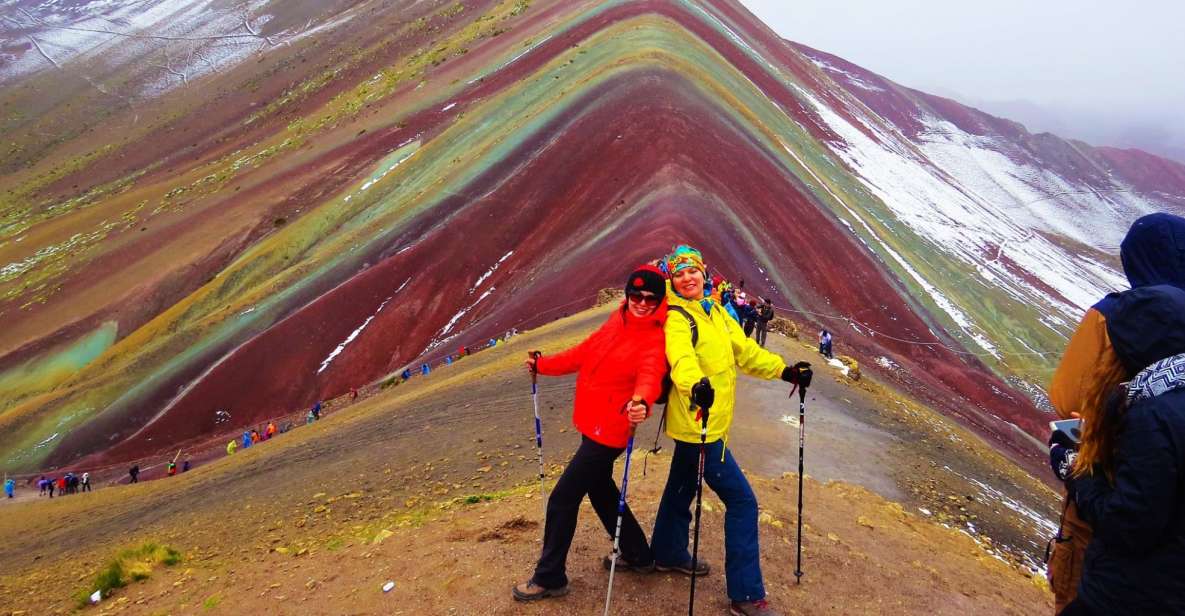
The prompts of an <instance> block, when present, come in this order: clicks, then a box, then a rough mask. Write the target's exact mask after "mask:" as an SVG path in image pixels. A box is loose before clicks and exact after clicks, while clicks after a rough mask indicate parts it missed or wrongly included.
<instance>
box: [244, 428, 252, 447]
mask: <svg viewBox="0 0 1185 616" xmlns="http://www.w3.org/2000/svg"><path fill="white" fill-rule="evenodd" d="M250 446H251V432H250V431H248V430H244V431H243V449H246V448H248V447H250Z"/></svg>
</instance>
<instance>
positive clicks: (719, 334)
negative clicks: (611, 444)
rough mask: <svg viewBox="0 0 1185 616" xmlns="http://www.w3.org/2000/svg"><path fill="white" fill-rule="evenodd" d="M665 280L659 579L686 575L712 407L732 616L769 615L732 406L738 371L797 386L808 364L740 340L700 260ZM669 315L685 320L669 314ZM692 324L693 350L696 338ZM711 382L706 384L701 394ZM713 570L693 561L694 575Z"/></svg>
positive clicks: (671, 264)
mask: <svg viewBox="0 0 1185 616" xmlns="http://www.w3.org/2000/svg"><path fill="white" fill-rule="evenodd" d="M667 271H668V272H669V273H670V276H671V288H670V293H668V295H667V299H668V301H669V303H670V304H669V310H670V313H668V317H667V322H666V326H665V331H666V347H667V362H668V363H670V365H671V380H672V381H673V382H674V387H673V388H672V390H671V394H670V399H669V401H668V403H667V407H666V425H667V435H668V436H670V437H671V438H672V439H674V441H675V453H674V456H673V457H672V459H671V472H670V475H669V476H668V477H667V485H666V488H665V489H664V491H663V495H662V501H661V502H660V503H659V506H658V516H657V518H656V520H655V522H654V534H653V535H652V539H651V546H652V548H653V551H654V561H655V566H656V568H657V569H658V570H660V571H676V572H680V573H684V574H687V575H690V574H691V553H690V552H689V551H688V549H687V548H688V529H689V527H690V524H691V501H692V500H693V499H694V498H695V490H696V483H697V475H698V467H699V447H700V445H699V443H700V422H699V419H698V417H697V414H696V413H695V412H693V411H692V403H693V402H694V403H695V406H696V407H699V408H702V407H704V406H708V407H710V413H709V414H708V436H707V455H706V460H705V463H704V481H705V482H706V483H707V485H708V487H709V488H711V489H712V491H713V492H715V493H716V495H717V496H719V497H720V499H721V500H722V501H724V505H725V507H726V512H725V517H724V547H725V555H724V572H725V578H726V581H727V587H728V597H729V599H730V600H731V605H730V610H729V613H730V614H734V615H737V616H751V615H762V616H767V615H770V614H773V613H774V612H772V611H771V610H770V609H769V607H768V606H767V604H766V601H765V585H764V582H763V580H762V577H761V563H760V549H759V547H758V543H757V497H756V496H755V495H754V494H753V490H752V488H750V487H749V482H748V480H746V479H745V476H744V474H742V473H741V469H740V466H738V465H737V463H736V460H734V459H733V456H732V452H731V451H730V450H729V449H728V448H727V444H726V441H727V436H728V429H729V427H730V426H731V425H732V413H733V405H734V402H735V397H736V382H737V368H740V369H741V370H743V371H744V372H745V373H746V374H749V375H752V376H756V377H761V378H765V379H774V378H778V377H781V378H782V379H783V380H785V381H787V382H799V379H800V378H801V377H802V376H803V375H804V373H805V372H807V371H809V370H810V364H807V363H805V362H799V363H798V364H795V365H794V366H787V365H786V362H785V361H783V360H782V358H781V357H779V356H778V355H776V354H774V353H771V352H769V351H766V350H765V349H763V348H761V347H760V346H758V345H757V342H756V341H754V340H752V339H750V338H747V337H745V333H744V331H742V330H741V326H740V325H739V324H737V322H736V321H735V320H733V319H732V317H730V316H728V314H727V313H725V311H724V309H723V308H722V307H721V306H720V305H719V304H718V303H717V302H716V301H714V300H713V299H711V297H710V296H709V295H708V294H706V293H705V292H704V280H705V273H706V269H705V267H704V260H703V256H702V255H701V254H700V252H699V251H698V250H696V249H694V248H691V247H689V246H678V247H677V248H675V251H674V252H673V253H672V254H671V255H670V256H668V257H667ZM671 313H681V314H682V316H680V314H671ZM693 323H694V331H695V335H694V338H695V340H694V342H693V340H692V338H693V334H692V332H693ZM705 377H706V378H707V380H708V383H709V384H701V379H703V378H705ZM709 570H710V568H709V567H708V565H707V563H705V562H703V560H702V559H700V560H699V562H698V566H697V571H696V575H697V576H702V575H707V574H708V572H709Z"/></svg>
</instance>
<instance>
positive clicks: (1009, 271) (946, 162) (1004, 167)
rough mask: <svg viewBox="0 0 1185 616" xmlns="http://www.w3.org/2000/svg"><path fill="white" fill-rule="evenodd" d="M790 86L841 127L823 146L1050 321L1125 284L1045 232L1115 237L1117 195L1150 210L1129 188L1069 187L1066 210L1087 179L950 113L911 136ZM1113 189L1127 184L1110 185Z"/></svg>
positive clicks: (939, 242)
mask: <svg viewBox="0 0 1185 616" xmlns="http://www.w3.org/2000/svg"><path fill="white" fill-rule="evenodd" d="M797 90H798V92H799V94H800V96H802V97H803V98H804V99H805V100H806V101H808V102H809V103H810V104H811V105H812V106H813V107H814V109H815V111H816V112H817V113H818V114H819V117H820V118H821V119H822V120H823V121H824V122H825V123H826V124H827V126H828V127H829V128H830V129H831V130H832V131H833V132H835V134H837V135H839V136H840V138H841V139H842V142H841V143H829V144H828V145H829V147H831V149H832V150H833V151H834V152H835V153H836V155H838V156H839V157H840V158H841V159H842V160H843V161H844V162H845V163H846V164H847V165H848V166H849V167H850V168H851V169H852V170H853V171H854V172H855V173H856V174H857V176H858V177H859V178H860V179H861V180H862V181H863V183H864V184H865V185H866V186H867V187H868V189H869V190H870V191H871V192H872V193H873V194H874V195H876V196H877V197H878V198H879V199H880V200H881V201H882V202H883V203H884V204H885V205H886V206H888V207H889V208H890V209H891V210H892V212H893V214H894V216H895V217H896V218H897V219H898V220H900V221H901V222H902V223H904V224H905V225H907V226H908V227H909V228H910V229H911V230H912V231H914V232H915V233H916V234H917V235H918V236H920V237H921V238H923V239H924V240H927V241H929V242H930V243H932V244H933V246H934V248H935V249H936V250H939V251H941V252H943V253H946V254H948V255H950V256H952V257H954V258H956V259H958V260H960V261H963V262H964V263H967V264H969V265H970V266H972V267H973V268H974V269H975V270H976V271H977V272H978V274H979V278H980V281H981V282H982V283H983V284H984V286H985V287H998V288H1000V289H1002V290H1004V291H1005V292H1006V293H1008V294H1009V295H1011V296H1012V297H1014V298H1015V299H1016V300H1017V301H1020V302H1024V303H1034V302H1036V303H1038V305H1042V306H1044V307H1045V308H1046V309H1047V310H1048V311H1049V312H1052V313H1053V314H1051V315H1050V321H1049V322H1048V324H1056V325H1059V326H1061V325H1063V324H1065V323H1073V322H1074V321H1076V320H1077V318H1078V317H1079V316H1080V315H1081V313H1082V311H1084V310H1085V309H1086V308H1087V307H1088V306H1090V305H1091V303H1093V302H1094V301H1095V300H1097V299H1098V298H1099V297H1101V296H1102V295H1104V294H1106V293H1108V292H1110V291H1113V290H1117V289H1121V288H1124V287H1125V286H1126V285H1125V282H1124V279H1123V277H1122V276H1121V275H1120V274H1119V273H1118V272H1116V271H1114V270H1113V269H1112V268H1110V267H1109V266H1107V265H1105V264H1103V263H1099V262H1098V261H1096V260H1094V259H1092V258H1089V257H1085V256H1083V255H1081V254H1077V253H1074V252H1072V251H1070V250H1067V249H1065V248H1063V247H1062V246H1061V245H1059V244H1057V243H1054V242H1053V241H1051V240H1050V239H1048V238H1047V237H1045V236H1044V235H1042V232H1048V233H1053V234H1057V235H1062V236H1065V237H1069V238H1071V239H1073V240H1076V241H1079V242H1081V243H1082V244H1084V245H1086V246H1092V247H1095V248H1099V249H1100V250H1106V249H1107V248H1108V247H1109V246H1112V245H1113V244H1117V243H1118V241H1117V239H1116V238H1114V237H1112V236H1113V235H1115V234H1116V233H1119V234H1121V233H1122V229H1123V224H1122V223H1120V222H1118V220H1117V218H1118V219H1127V218H1129V217H1130V216H1131V215H1130V214H1124V213H1120V214H1116V213H1115V210H1116V209H1117V207H1119V206H1117V201H1116V200H1117V199H1122V202H1121V204H1122V206H1121V207H1122V209H1123V210H1125V211H1128V212H1130V211H1133V210H1134V211H1138V212H1143V211H1152V210H1153V209H1154V206H1153V205H1152V204H1151V203H1149V202H1146V201H1144V200H1142V199H1140V198H1139V197H1137V196H1135V195H1134V194H1131V193H1118V192H1117V193H1116V194H1117V195H1121V196H1119V197H1116V196H1107V195H1104V194H1102V193H1094V194H1088V195H1075V196H1078V197H1081V198H1078V199H1077V200H1076V201H1075V203H1076V204H1079V205H1080V206H1081V208H1082V211H1076V212H1066V211H1065V209H1064V207H1062V206H1060V205H1059V204H1060V203H1062V201H1061V196H1060V195H1062V194H1064V193H1068V192H1074V193H1082V192H1089V190H1090V189H1089V188H1088V187H1084V186H1079V185H1075V184H1073V183H1072V182H1069V181H1067V180H1065V179H1063V178H1060V177H1058V176H1056V175H1054V174H1052V173H1051V172H1049V171H1046V170H1042V169H1038V168H1035V167H1032V166H1029V165H1025V164H1022V163H1017V162H1014V161H1013V160H1012V159H1010V158H1009V157H1007V156H1005V155H1004V154H1002V153H1001V150H1003V146H1002V145H1001V144H998V143H995V142H994V141H993V140H992V138H991V137H980V136H975V135H970V134H968V133H965V132H963V131H961V130H960V129H958V128H957V127H955V126H954V125H953V124H951V123H949V122H945V121H941V120H938V119H933V118H928V119H923V122H924V125H925V126H926V130H925V131H924V132H923V133H922V137H921V138H920V140H919V141H920V142H919V143H917V144H915V143H913V142H911V141H909V140H907V139H906V138H905V137H904V136H903V135H901V134H900V133H899V132H897V131H896V130H894V129H891V128H885V127H884V125H883V124H880V123H879V122H873V121H868V120H866V119H865V118H864V117H863V111H862V109H861V108H860V107H859V106H857V105H851V106H849V108H848V111H849V112H850V113H852V115H853V117H856V118H858V121H859V122H860V123H861V124H863V127H864V128H865V129H867V130H868V132H871V133H872V134H873V135H874V136H875V137H876V138H875V139H874V138H872V137H869V135H868V134H867V133H866V132H865V131H863V130H861V129H860V128H858V127H856V126H854V125H853V124H852V123H851V122H850V121H849V120H847V119H845V118H844V117H843V116H841V115H839V114H838V113H836V112H835V111H834V110H832V109H831V108H830V107H828V106H827V105H824V104H822V103H821V102H820V101H819V100H818V99H816V98H815V97H814V96H813V95H812V94H811V93H809V92H807V91H806V90H804V89H802V88H797ZM1116 190H1117V191H1121V190H1126V187H1123V186H1118V185H1117V186H1116ZM1054 197H1056V199H1055V198H1054ZM845 207H846V205H845ZM1078 219H1083V220H1078ZM1092 219H1093V220H1101V221H1104V222H1101V223H1099V224H1098V226H1099V227H1102V228H1107V229H1108V231H1107V232H1103V231H1101V230H1100V229H1098V228H1094V227H1095V223H1092V222H1091V220H1092ZM910 269H912V268H907V271H909V270H910ZM910 273H911V276H913V277H914V278H915V279H916V278H920V275H918V274H916V272H913V271H911V272H910ZM923 287H924V288H925V287H930V288H927V292H928V293H929V294H930V295H931V296H932V297H934V299H935V301H936V302H937V303H938V304H939V305H940V306H941V307H942V308H943V309H944V311H946V312H947V313H948V314H950V315H951V316H952V318H954V320H955V321H956V322H958V324H959V326H960V327H963V328H964V329H965V330H966V329H967V326H971V330H972V331H968V333H969V334H971V335H973V336H976V333H975V332H974V330H975V329H977V328H974V326H973V324H971V323H969V322H967V321H968V320H967V319H966V317H965V316H964V315H960V314H958V311H957V309H956V310H953V311H952V310H950V309H949V307H948V306H944V305H943V304H944V302H943V299H945V298H941V297H938V295H940V294H936V293H935V292H934V291H933V290H932V286H930V285H929V283H923ZM947 301H948V302H949V300H947ZM960 317H962V318H960ZM976 337H977V338H978V336H976ZM984 341H986V339H984V340H983V341H980V342H981V346H982V345H983V344H982V343H983V342H984ZM985 348H987V347H986V346H985Z"/></svg>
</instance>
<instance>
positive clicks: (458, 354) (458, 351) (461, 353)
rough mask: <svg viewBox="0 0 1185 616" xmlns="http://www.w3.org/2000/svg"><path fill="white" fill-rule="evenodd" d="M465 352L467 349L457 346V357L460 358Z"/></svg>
mask: <svg viewBox="0 0 1185 616" xmlns="http://www.w3.org/2000/svg"><path fill="white" fill-rule="evenodd" d="M467 352H468V349H466V348H465V347H464V346H462V347H460V348H458V349H457V359H461V358H462V357H465V355H466V354H467Z"/></svg>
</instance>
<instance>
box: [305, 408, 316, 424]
mask: <svg viewBox="0 0 1185 616" xmlns="http://www.w3.org/2000/svg"><path fill="white" fill-rule="evenodd" d="M314 421H317V418H316V417H314V416H313V411H312V410H311V409H310V410H309V412H308V413H307V414H305V416H304V425H306V426H307V425H309V424H311V423H313V422H314Z"/></svg>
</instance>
